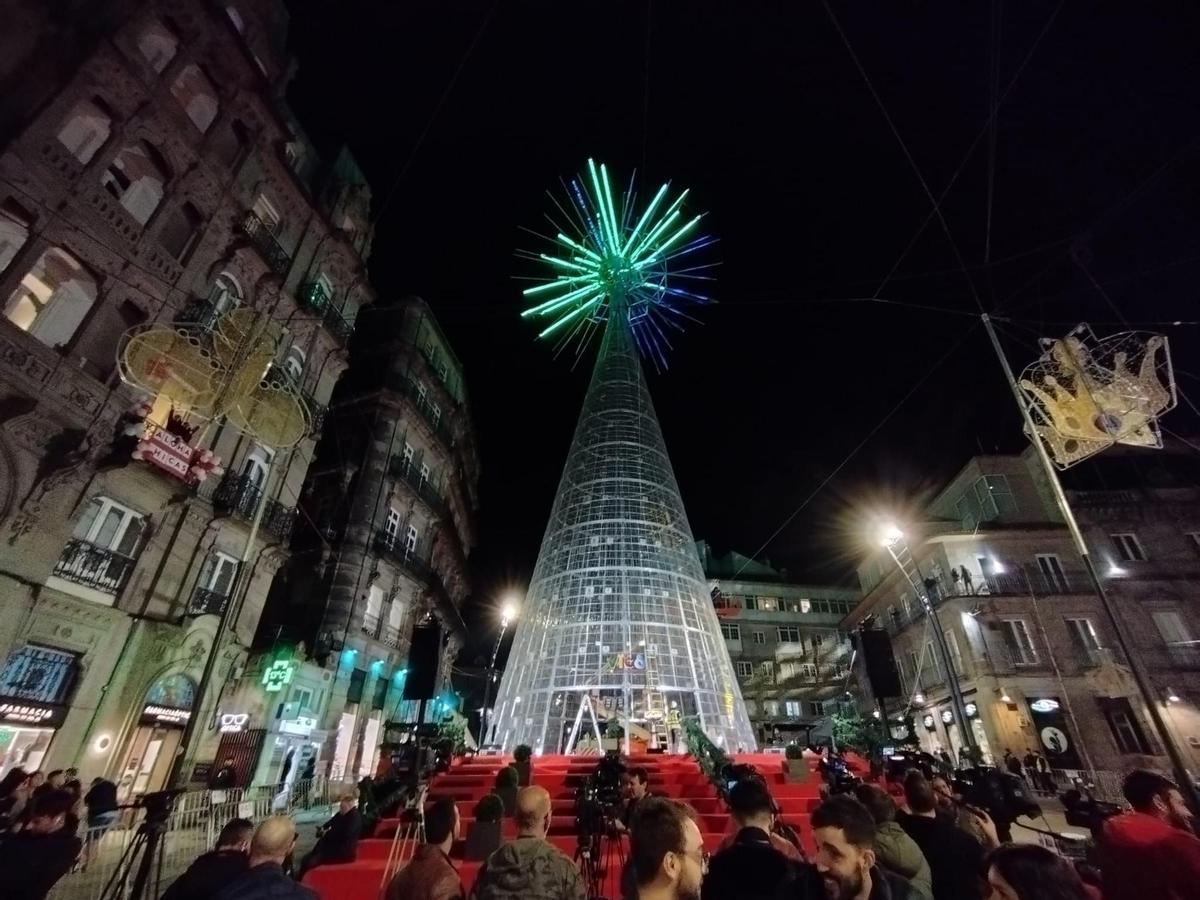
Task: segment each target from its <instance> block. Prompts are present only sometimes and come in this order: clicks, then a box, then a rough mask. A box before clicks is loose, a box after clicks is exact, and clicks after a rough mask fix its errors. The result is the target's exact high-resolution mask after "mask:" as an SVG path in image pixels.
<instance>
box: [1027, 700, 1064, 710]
mask: <svg viewBox="0 0 1200 900" xmlns="http://www.w3.org/2000/svg"><path fill="white" fill-rule="evenodd" d="M1029 708H1030V709H1032V710H1033V711H1034V712H1038V713H1052V712H1054V711H1055V710H1056V709H1058V701H1057V700H1052V699H1050V698H1049V697H1042V698H1040V699H1038V700H1033V701H1031V702H1030V704H1029Z"/></svg>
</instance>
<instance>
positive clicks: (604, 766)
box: [575, 750, 625, 843]
mask: <svg viewBox="0 0 1200 900" xmlns="http://www.w3.org/2000/svg"><path fill="white" fill-rule="evenodd" d="M624 773H625V765H624V763H622V762H621V757H620V754H619V753H617V752H616V751H615V750H610V751H609V752H608V753H606V754H605V755H604V758H603V759H602V760H600V762H599V763H598V764H597V765H596V769H595V771H593V772H592V774H590V775H588V776H587V777H585V778H584V779H583V781H582V782H581V783H580V785H579V787H578V788H576V789H575V833H576V834H577V835H578V836H579V840H580V843H583V842H584V841H585V839H588V838H590V837H591V836H592V835H598V834H603V833H604V832H605V831H606V830H607V829H608V825H609V823H610V822H611V821H612V820H613V819H615V818H616V816H617V808H618V807H619V806H620V805H621V776H622V775H623V774H624Z"/></svg>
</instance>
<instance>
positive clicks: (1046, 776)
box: [1033, 752, 1058, 796]
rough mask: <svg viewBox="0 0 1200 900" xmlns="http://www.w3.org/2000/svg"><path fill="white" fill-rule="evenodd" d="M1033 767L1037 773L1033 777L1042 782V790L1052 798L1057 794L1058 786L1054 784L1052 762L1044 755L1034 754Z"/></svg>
mask: <svg viewBox="0 0 1200 900" xmlns="http://www.w3.org/2000/svg"><path fill="white" fill-rule="evenodd" d="M1033 766H1034V771H1035V773H1036V774H1035V775H1034V776H1033V777H1035V778H1036V779H1037V780H1038V781H1040V782H1041V785H1042V790H1043V791H1044V792H1045V793H1046V794H1048V795H1050V796H1053V795H1054V794H1055V793H1057V792H1058V785H1057V784H1055V783H1054V773H1053V772H1052V771H1050V761H1049V760H1048V759H1046V757H1044V756H1042V754H1040V753H1036V752H1035V753H1034V754H1033Z"/></svg>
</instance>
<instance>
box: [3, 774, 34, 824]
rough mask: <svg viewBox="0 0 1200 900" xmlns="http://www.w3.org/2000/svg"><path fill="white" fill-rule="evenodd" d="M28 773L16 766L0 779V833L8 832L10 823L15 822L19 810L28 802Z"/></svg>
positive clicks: (19, 812)
mask: <svg viewBox="0 0 1200 900" xmlns="http://www.w3.org/2000/svg"><path fill="white" fill-rule="evenodd" d="M28 783H29V773H28V772H26V771H25V770H24V769H22V768H21V767H20V766H16V767H14V768H12V769H9V770H8V774H7V775H5V776H4V778H3V779H0V832H4V831H7V830H8V826H9V823H10V822H15V821H16V820H17V818H18V817H19V816H20V815H21V810H22V809H23V808H24V807H25V804H26V803H27V802H28V800H29V789H28V788H27V787H26V785H27V784H28Z"/></svg>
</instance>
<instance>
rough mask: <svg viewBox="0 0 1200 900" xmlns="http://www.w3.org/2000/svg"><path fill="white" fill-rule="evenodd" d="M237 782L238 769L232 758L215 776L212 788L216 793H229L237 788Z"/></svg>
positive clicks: (229, 758)
mask: <svg viewBox="0 0 1200 900" xmlns="http://www.w3.org/2000/svg"><path fill="white" fill-rule="evenodd" d="M237 780H238V776H237V767H236V766H235V765H234V763H233V757H232V756H230V757H228V758H227V759H226V760H225V762H224V763H223V764H222V765H221V768H219V769H217V771H216V774H214V775H213V779H212V788H213V790H215V791H228V790H230V789H231V788H235V787H237Z"/></svg>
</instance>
